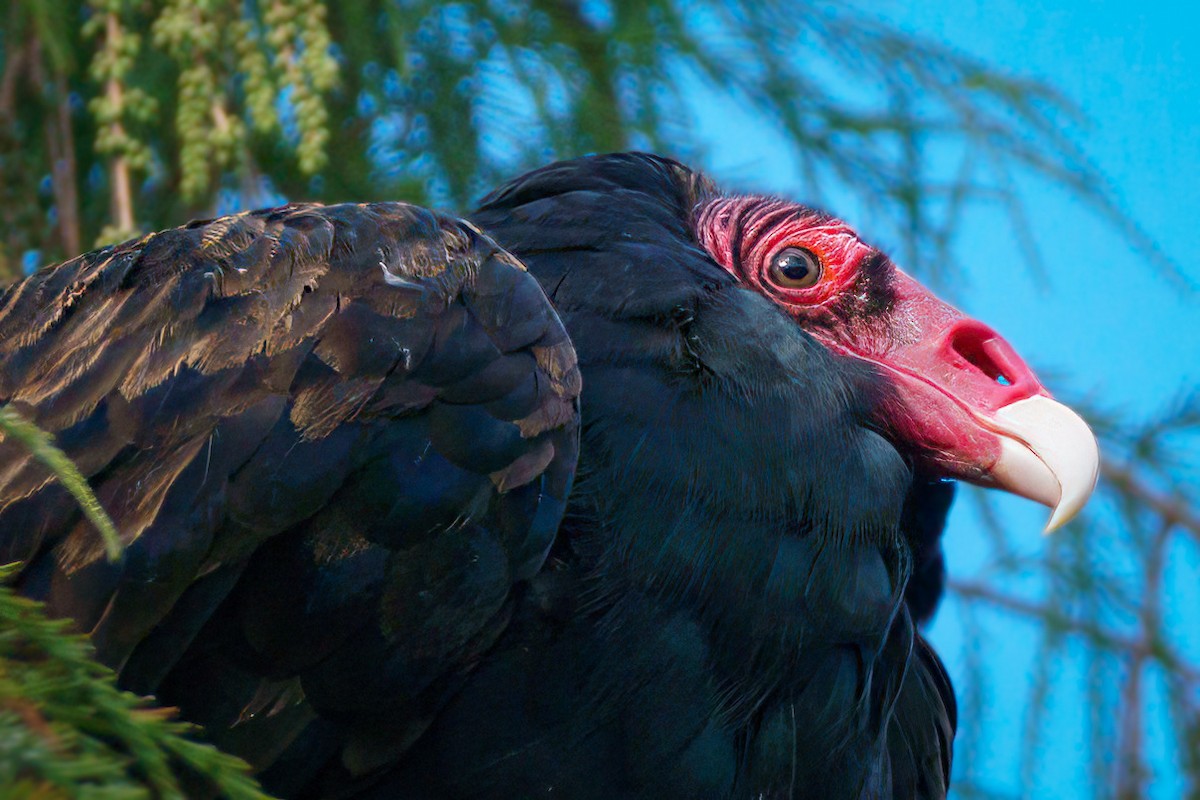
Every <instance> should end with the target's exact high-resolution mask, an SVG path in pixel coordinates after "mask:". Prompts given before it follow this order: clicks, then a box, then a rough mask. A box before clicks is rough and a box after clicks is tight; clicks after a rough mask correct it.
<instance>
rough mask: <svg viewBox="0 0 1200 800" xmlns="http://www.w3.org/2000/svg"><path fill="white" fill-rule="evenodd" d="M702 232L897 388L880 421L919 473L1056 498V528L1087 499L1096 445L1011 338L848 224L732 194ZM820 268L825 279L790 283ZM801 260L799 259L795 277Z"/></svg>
mask: <svg viewBox="0 0 1200 800" xmlns="http://www.w3.org/2000/svg"><path fill="white" fill-rule="evenodd" d="M695 227H696V238H697V240H698V241H699V242H700V244H701V245H702V246H703V247H704V248H705V249H706V250H707V251H708V253H709V255H710V256H711V257H712V258H713V259H714V260H715V261H716V262H717V263H718V264H719V265H720V266H721V267H723V268H724V269H725V270H726V271H728V272H729V273H730V274H731V275H733V276H734V277H735V278H737V279H738V280H739V281H740V282H741V283H742V284H743V285H745V286H747V287H749V288H753V289H755V290H757V291H759V292H761V293H762V294H764V295H765V296H767V297H769V298H771V299H772V300H774V301H775V302H776V303H777V304H778V305H779V306H780V307H781V308H782V309H783V310H784V311H785V312H786V313H787V314H788V315H790V316H791V317H792V318H794V319H795V320H796V322H797V323H798V324H799V325H800V326H801V327H802V328H804V329H805V330H806V331H807V332H808V333H809V334H811V335H812V336H813V337H815V338H816V339H818V340H819V341H820V342H821V343H822V344H824V345H825V346H826V347H828V348H829V349H830V350H832V351H833V352H835V353H839V354H842V355H847V356H852V357H855V358H860V359H863V360H866V361H869V362H871V363H872V364H874V365H875V367H876V368H877V369H878V370H879V371H880V373H881V374H882V375H883V376H884V377H885V378H886V379H887V380H888V382H889V384H890V385H891V388H892V389H893V391H892V392H890V393H888V399H887V400H886V401H885V403H884V406H883V408H881V414H880V419H879V420H878V421H877V422H878V424H879V425H880V428H881V429H882V430H883V431H884V432H885V433H886V434H887V435H888V436H889V437H890V438H891V439H892V441H893V442H894V443H895V444H896V445H897V446H898V447H900V448H901V449H902V450H903V451H904V452H905V453H906V454H908V455H909V457H910V458H912V459H913V461H914V464H915V465H916V467H917V469H918V470H920V471H922V472H925V473H927V474H930V475H935V476H941V477H946V478H959V479H963V480H967V481H970V482H972V483H977V484H980V485H983V486H991V487H996V488H1002V489H1006V490H1009V491H1013V492H1015V493H1017V494H1021V495H1023V496H1025V497H1030V498H1032V499H1034V500H1037V501H1039V502H1042V503H1045V504H1046V505H1049V506H1051V507H1052V508H1056V513H1055V517H1053V518H1052V520H1051V527H1057V525H1060V524H1062V523H1063V522H1065V521H1066V519H1067V518H1069V516H1071V515H1073V514H1074V513H1075V511H1077V510H1078V507H1081V506H1082V503H1083V501H1084V500H1086V496H1087V494H1089V493H1090V491H1091V488H1092V486H1094V484H1095V471H1096V468H1097V466H1098V460H1097V459H1098V457H1096V456H1089V454H1088V453H1087V452H1082V451H1086V450H1087V449H1088V447H1089V446H1090V447H1091V448H1092V449H1093V450H1094V445H1095V442H1094V438H1092V437H1091V434H1090V432H1086V425H1084V424H1083V422H1082V420H1079V418H1078V417H1077V416H1075V415H1074V414H1073V412H1070V411H1069V410H1068V409H1066V408H1065V407H1064V406H1061V405H1059V404H1058V403H1055V402H1054V401H1052V400H1050V395H1049V393H1048V392H1047V391H1046V389H1045V388H1044V387H1043V386H1042V384H1041V383H1040V382H1039V381H1038V379H1037V377H1036V376H1035V375H1034V373H1033V371H1032V370H1031V369H1030V368H1029V366H1028V365H1026V364H1025V362H1024V361H1023V360H1022V359H1021V358H1020V357H1019V356H1018V355H1017V354H1016V351H1014V350H1013V348H1012V347H1011V346H1010V345H1009V344H1008V343H1007V342H1006V341H1004V339H1003V338H1002V337H1001V336H1000V335H999V334H997V333H996V332H995V331H993V330H992V329H991V328H989V327H988V326H986V325H984V324H983V323H981V322H977V321H975V320H972V319H970V318H968V317H966V316H965V315H964V314H962V313H961V312H959V311H958V310H957V309H955V308H953V307H952V306H950V305H948V304H946V303H945V302H943V301H941V300H939V299H938V298H937V297H935V296H934V295H933V294H932V293H931V292H930V291H929V290H928V289H926V288H925V287H923V286H922V285H921V284H919V283H918V282H917V281H915V280H913V279H912V278H911V277H909V276H908V275H906V274H905V273H903V272H902V271H901V270H899V269H898V268H897V267H896V266H895V265H894V264H893V263H892V262H891V260H890V259H889V258H888V257H887V256H885V255H884V254H883V253H881V252H880V251H879V250H877V249H875V248H873V247H871V246H870V245H868V244H866V243H865V242H863V241H862V240H861V239H859V238H858V235H857V234H856V233H855V232H854V231H853V230H852V229H851V228H850V227H849V226H847V225H846V224H845V223H844V222H842V221H840V220H838V219H835V218H833V217H830V216H829V215H827V214H824V213H822V212H819V211H814V210H812V209H808V208H805V207H804V206H800V205H797V204H794V203H789V202H785V201H781V200H775V199H769V198H763V197H754V196H749V197H718V198H716V199H713V200H710V201H708V202H707V203H705V204H703V205H702V206H701V207H700V208H699V209H698V210H697V215H696V222H695ZM789 258H790V259H791V260H790V261H789V260H788V259H789ZM810 263H811V264H814V265H819V275H818V274H813V273H812V272H811V271H809V273H808V274H807V276H806V278H805V279H804V280H799V281H797V280H793V279H791V278H789V274H805V273H804V265H805V264H810ZM788 264H797V265H799V266H798V267H797V268H796V270H792V271H790V272H789V273H784V272H781V269H780V267H781V265H784V266H786V265H788ZM1023 401H1024V402H1023ZM1076 421H1077V422H1076ZM1079 426H1082V428H1083V432H1081V431H1080V430H1079ZM1058 428H1062V429H1063V430H1064V431H1067V434H1066V435H1065V437H1059V436H1057V435H1056V434H1054V430H1056V429H1058ZM1047 430H1048V431H1049V436H1048V438H1047V435H1046V431H1047ZM1084 432H1086V433H1084ZM1060 438H1061V439H1062V441H1059V439H1060ZM1035 440H1036V441H1035ZM1089 442H1090V445H1089ZM1064 448H1065V449H1066V450H1069V451H1070V452H1064ZM1089 458H1090V459H1091V462H1089ZM1060 463H1066V466H1065V467H1061V468H1059V469H1058V471H1057V472H1056V468H1058V467H1059V464H1060ZM1089 470H1090V471H1091V472H1090V475H1089V474H1086V473H1088V471H1089ZM1064 471H1065V472H1070V473H1071V474H1070V475H1064V474H1060V473H1062V472H1064ZM1076 473H1078V474H1076ZM1068 484H1069V485H1068ZM1085 484H1086V487H1085ZM1068 495H1070V497H1069V498H1068ZM1080 495H1082V496H1080ZM1064 505H1066V506H1070V507H1068V508H1064V507H1063V506H1064Z"/></svg>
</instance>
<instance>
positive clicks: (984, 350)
mask: <svg viewBox="0 0 1200 800" xmlns="http://www.w3.org/2000/svg"><path fill="white" fill-rule="evenodd" d="M995 336H996V334H995V333H993V332H992V330H991V329H990V328H986V327H980V328H977V327H975V326H973V325H969V326H962V327H959V328H958V329H957V330H955V331H954V332H953V333H952V334H951V335H950V349H952V350H953V351H954V352H956V353H958V354H959V355H960V356H961V357H962V358H963V360H964V361H966V362H967V363H968V364H970V365H971V366H973V367H975V368H976V369H977V370H979V371H980V372H982V373H983V374H984V375H986V376H988V378H990V379H991V380H993V381H995V382H996V383H998V384H1000V385H1001V386H1012V385H1013V383H1014V377H1015V376H1012V375H1008V374H1006V373H1005V371H1004V367H1003V366H1001V364H1000V363H999V362H998V361H997V360H996V359H994V358H992V356H991V355H990V354H989V353H988V347H987V345H988V343H989V342H990V341H991V340H992V339H993V338H995Z"/></svg>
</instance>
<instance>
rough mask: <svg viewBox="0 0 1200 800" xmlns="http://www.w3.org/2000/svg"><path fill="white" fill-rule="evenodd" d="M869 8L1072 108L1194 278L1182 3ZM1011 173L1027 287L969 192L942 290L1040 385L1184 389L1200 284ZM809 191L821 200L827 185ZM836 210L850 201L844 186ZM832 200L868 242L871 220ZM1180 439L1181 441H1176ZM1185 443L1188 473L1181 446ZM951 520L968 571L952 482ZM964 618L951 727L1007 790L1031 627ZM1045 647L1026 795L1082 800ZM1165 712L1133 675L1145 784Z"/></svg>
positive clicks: (1009, 511) (724, 127) (1190, 14)
mask: <svg viewBox="0 0 1200 800" xmlns="http://www.w3.org/2000/svg"><path fill="white" fill-rule="evenodd" d="M869 9H870V11H869V13H874V14H878V15H880V16H882V17H883V18H884V19H887V20H890V21H892V22H894V23H896V24H898V25H900V26H901V27H902V28H904V29H905V30H907V31H910V32H912V33H915V34H920V35H922V36H926V37H931V38H934V39H936V40H938V41H941V42H944V43H947V44H950V45H953V46H955V47H957V48H959V49H962V50H965V51H967V52H969V53H971V54H973V55H976V56H979V57H982V58H984V59H986V60H987V61H989V62H990V63H991V64H993V65H994V66H997V67H999V68H1001V69H1003V70H1005V71H1009V72H1013V73H1017V74H1024V75H1029V76H1033V77H1038V78H1042V79H1045V80H1047V81H1049V82H1050V83H1051V84H1053V85H1054V86H1056V87H1057V88H1058V89H1060V90H1061V91H1062V92H1063V93H1064V94H1065V95H1066V96H1067V97H1069V98H1070V99H1071V100H1073V101H1074V102H1075V103H1076V104H1078V105H1079V107H1080V108H1081V109H1082V111H1083V112H1084V114H1085V115H1086V116H1087V118H1088V119H1089V120H1090V122H1089V123H1087V124H1084V125H1081V126H1077V127H1076V128H1075V134H1076V137H1077V139H1078V141H1079V142H1080V143H1081V144H1082V145H1083V147H1084V149H1085V150H1086V151H1087V153H1088V154H1089V155H1090V156H1091V157H1092V158H1093V159H1094V161H1095V162H1096V163H1097V164H1098V165H1099V166H1100V168H1101V169H1102V170H1103V171H1104V173H1105V174H1106V175H1107V176H1108V177H1109V178H1110V179H1111V181H1112V186H1113V188H1114V192H1115V194H1116V196H1117V198H1118V200H1119V202H1120V203H1121V205H1122V206H1123V207H1124V208H1125V209H1127V211H1128V213H1129V215H1130V216H1131V218H1132V219H1134V220H1136V221H1137V222H1138V223H1139V224H1140V225H1141V226H1142V227H1143V228H1144V230H1145V231H1146V232H1147V233H1148V234H1149V235H1150V236H1152V237H1153V238H1154V239H1155V240H1156V241H1157V242H1158V243H1159V244H1160V245H1161V247H1162V248H1163V250H1164V251H1165V252H1166V253H1167V254H1168V255H1169V256H1170V257H1172V258H1173V259H1174V260H1175V261H1176V263H1177V264H1178V265H1179V267H1180V268H1181V269H1182V271H1183V272H1184V273H1185V274H1186V275H1187V276H1188V277H1189V278H1190V279H1191V281H1192V282H1193V283H1194V284H1195V285H1197V286H1200V265H1198V264H1197V263H1196V258H1197V254H1198V253H1200V185H1198V184H1200V5H1192V6H1190V7H1189V6H1187V5H1185V4H1182V3H1140V4H1136V3H1131V2H1129V0H1123V1H1121V2H1117V0H1103V1H1102V2H1083V1H1082V0H1069V1H1066V2H1060V3H1054V4H1050V3H1044V2H1043V3H1039V2H1017V1H1016V0H997V1H993V2H988V3H978V4H969V3H963V2H961V0H959V1H958V2H956V1H955V0H925V2H921V3H912V4H907V3H900V2H887V3H883V4H871V5H870V6H869ZM1182 9H1190V10H1182ZM696 108H697V110H696V124H697V130H698V133H699V135H700V136H701V137H702V138H703V139H704V140H705V142H706V143H707V145H708V150H709V152H710V153H711V163H710V167H711V168H712V169H713V171H714V172H715V173H716V174H717V175H718V176H720V177H722V178H726V179H729V178H732V179H733V182H734V183H736V182H739V181H740V182H743V183H744V184H746V185H747V186H748V187H752V188H765V189H769V190H773V191H777V192H780V193H784V194H789V195H792V196H795V197H797V199H802V200H803V199H805V198H804V194H803V189H802V183H801V181H800V179H799V178H798V176H796V175H795V174H794V173H792V172H790V171H788V170H786V169H781V168H780V165H781V159H780V155H779V154H780V151H781V149H782V145H781V140H780V139H779V137H778V136H777V135H773V134H771V133H770V132H769V131H764V128H763V125H762V122H761V120H756V119H754V118H753V117H752V116H751V115H749V114H747V113H744V112H743V113H739V111H738V109H737V108H736V107H733V106H732V105H731V104H729V103H725V102H721V101H719V100H711V99H710V98H705V102H702V103H698V104H697V106H696ZM1017 188H1018V191H1019V193H1020V194H1021V196H1022V199H1023V200H1024V202H1025V204H1026V208H1027V209H1028V211H1029V218H1030V220H1031V221H1032V222H1031V230H1030V233H1031V234H1032V236H1033V238H1034V241H1035V242H1036V243H1037V245H1038V247H1039V248H1040V252H1041V254H1042V256H1043V258H1044V261H1045V263H1046V265H1047V268H1048V272H1049V273H1050V274H1049V281H1048V282H1047V283H1039V282H1038V281H1037V280H1035V279H1034V278H1032V277H1031V276H1030V274H1029V271H1028V270H1027V269H1025V268H1024V267H1023V266H1022V264H1023V258H1022V253H1021V251H1020V248H1019V246H1018V243H1017V242H1016V240H1015V238H1014V236H1013V234H1012V230H1011V227H1010V225H1009V222H1008V221H1007V219H1006V217H1005V215H1004V214H1003V213H1002V211H1001V210H1000V209H998V208H989V207H986V206H983V207H977V208H975V209H974V210H973V211H972V213H970V214H969V215H967V217H966V218H965V220H964V224H963V226H962V229H961V234H960V236H959V238H958V240H957V242H956V245H955V247H956V252H957V253H958V254H959V256H960V258H961V261H962V263H964V264H968V265H970V266H969V267H968V273H967V274H966V275H964V276H961V277H962V278H964V279H965V288H964V289H963V291H962V292H961V293H960V295H959V296H958V298H957V302H958V304H959V305H960V306H961V307H962V308H963V310H965V311H967V312H968V313H970V314H972V315H973V316H976V317H978V318H979V319H982V320H984V321H986V322H988V323H989V324H991V325H993V326H994V327H996V328H997V329H998V330H1000V331H1001V332H1002V333H1003V334H1004V335H1005V336H1006V337H1007V338H1008V339H1009V340H1010V341H1011V342H1012V343H1013V345H1014V346H1015V347H1016V348H1017V350H1018V351H1019V352H1021V353H1022V354H1023V355H1024V356H1025V357H1026V359H1027V360H1029V361H1030V363H1032V364H1033V365H1034V366H1035V367H1036V368H1038V369H1039V370H1040V371H1043V372H1044V373H1046V374H1050V375H1054V376H1060V377H1059V381H1060V384H1059V385H1057V386H1056V385H1055V383H1054V381H1053V380H1051V381H1050V382H1049V383H1050V388H1051V390H1052V391H1054V390H1057V391H1058V392H1059V393H1061V394H1065V395H1068V396H1071V397H1081V396H1085V397H1089V398H1091V399H1094V400H1097V401H1099V402H1100V404H1101V405H1102V406H1104V407H1106V408H1110V409H1115V410H1123V411H1125V412H1127V413H1128V414H1129V415H1130V416H1131V417H1133V418H1145V417H1147V416H1149V415H1152V414H1154V413H1155V412H1159V411H1161V410H1162V409H1163V407H1164V406H1166V405H1167V404H1168V403H1169V402H1170V400H1171V399H1172V398H1173V397H1175V396H1177V394H1178V392H1179V391H1180V390H1181V388H1183V387H1185V386H1190V387H1196V386H1200V294H1197V293H1190V294H1189V293H1188V292H1186V291H1183V290H1181V288H1180V287H1179V286H1178V285H1177V284H1173V283H1172V282H1170V281H1168V280H1165V279H1163V278H1161V277H1160V276H1158V275H1156V273H1155V271H1154V268H1153V267H1152V266H1151V265H1150V264H1148V263H1147V259H1146V258H1145V257H1144V255H1143V254H1141V253H1139V252H1137V251H1136V250H1135V249H1134V248H1133V247H1131V245H1130V244H1129V242H1128V241H1127V240H1126V239H1124V238H1123V237H1122V236H1121V235H1120V234H1119V233H1117V232H1116V231H1114V230H1113V228H1112V226H1111V225H1110V224H1109V223H1107V222H1105V221H1103V220H1101V219H1099V218H1098V217H1097V215H1096V214H1094V213H1092V212H1091V211H1089V210H1088V209H1086V208H1083V207H1082V206H1081V204H1080V203H1079V201H1078V200H1076V199H1075V198H1072V197H1071V196H1070V195H1069V194H1068V193H1066V192H1065V191H1063V190H1060V189H1057V188H1055V187H1052V186H1048V185H1046V184H1045V183H1044V182H1040V181H1038V180H1035V179H1032V178H1024V179H1021V180H1019V182H1018V187H1017ZM824 202H825V205H827V206H828V207H829V209H830V210H831V211H834V212H839V204H838V196H837V194H836V193H831V194H829V195H827V197H826V199H825V201H824ZM845 207H846V208H848V209H853V208H854V207H855V205H854V204H853V203H852V202H851V201H850V200H849V198H845ZM840 213H843V214H849V221H850V222H851V223H852V224H854V225H855V226H856V227H857V228H858V229H859V230H860V232H861V233H863V234H864V235H865V236H867V237H868V238H871V235H872V228H873V225H872V220H870V219H862V218H855V217H854V216H853V213H852V212H847V211H845V210H842V211H840ZM876 227H878V223H876ZM875 238H879V237H878V236H877V237H875ZM1194 445H1195V440H1194V439H1193V440H1192V441H1191V442H1190V443H1185V447H1187V446H1192V447H1194ZM1184 457H1185V458H1186V459H1189V460H1190V463H1191V465H1192V469H1191V475H1192V476H1193V478H1196V477H1197V476H1198V474H1200V472H1198V470H1197V459H1196V458H1195V453H1194V451H1192V452H1185V453H1184ZM1198 483H1200V481H1198ZM1192 488H1193V489H1195V485H1193V486H1192ZM996 507H997V508H998V509H999V511H1000V513H1002V514H1003V515H1004V519H1005V523H1006V527H1007V529H1008V530H1009V532H1010V538H1011V539H1012V541H1013V542H1014V543H1015V544H1016V546H1017V549H1019V550H1020V551H1021V552H1024V553H1034V554H1036V553H1037V552H1039V551H1040V550H1041V549H1042V548H1044V547H1045V546H1047V544H1046V541H1045V540H1044V539H1043V538H1042V537H1041V536H1039V535H1038V531H1039V530H1040V527H1041V524H1042V522H1043V521H1044V516H1045V515H1044V512H1043V511H1042V510H1040V509H1038V508H1037V507H1034V506H1032V505H1031V504H1028V503H1026V502H1024V501H1021V500H1019V499H1016V498H999V499H998V500H997V501H996ZM950 532H951V534H950V538H949V540H948V542H947V556H948V560H949V565H950V569H951V571H952V573H953V574H955V575H957V576H963V577H970V576H972V575H975V574H978V573H980V572H981V571H983V570H986V568H987V566H988V564H987V560H988V558H989V556H990V554H991V549H990V547H989V546H988V545H987V541H986V536H985V534H984V533H983V530H982V527H981V526H980V524H979V521H978V518H977V516H976V511H975V504H973V503H970V502H964V499H963V498H961V497H960V500H959V502H958V503H957V505H956V508H955V511H954V514H953V516H952V519H951V525H950ZM1197 550H1198V548H1196V547H1195V546H1191V545H1188V544H1187V543H1185V542H1181V543H1180V544H1179V546H1177V547H1176V548H1174V550H1173V551H1172V552H1171V553H1170V555H1169V561H1170V563H1171V566H1170V567H1169V569H1168V571H1167V583H1168V590H1169V592H1170V595H1171V598H1172V600H1171V601H1170V603H1169V607H1168V608H1167V610H1166V614H1167V617H1168V619H1170V620H1172V622H1173V627H1174V631H1173V632H1174V633H1176V641H1175V644H1176V646H1178V647H1179V648H1180V649H1181V650H1182V651H1183V652H1184V653H1185V654H1187V655H1188V656H1189V657H1190V658H1191V659H1192V660H1193V663H1197V662H1200V588H1198V586H1197V584H1198V583H1200V581H1198V580H1197V577H1198V576H1200V552H1197ZM1120 558H1121V556H1120V554H1119V552H1118V551H1113V554H1112V556H1111V562H1110V563H1108V564H1107V565H1106V566H1107V567H1108V568H1110V569H1111V570H1112V571H1113V572H1115V573H1117V574H1120V573H1121V571H1122V568H1123V566H1124V565H1123V564H1122V563H1120V561H1119V560H1120ZM1006 588H1009V587H1006ZM1011 588H1012V590H1013V592H1014V593H1016V594H1022V595H1027V596H1030V597H1035V598H1036V597H1039V596H1040V594H1041V590H1040V587H1039V585H1038V584H1037V582H1036V581H1032V582H1023V583H1022V585H1021V586H1014V587H1011ZM980 622H981V623H982V624H983V625H984V628H985V629H986V631H987V633H988V642H989V646H988V649H987V651H986V653H984V658H985V659H986V662H987V664H988V670H989V681H988V685H989V686H990V687H991V688H990V691H989V694H988V695H987V696H986V697H985V711H984V716H983V718H982V719H979V720H971V719H966V720H964V721H963V724H964V725H976V726H978V727H979V728H980V729H981V730H982V731H984V734H983V736H982V737H981V741H982V742H983V743H984V747H983V748H982V749H981V752H980V762H979V766H980V768H981V772H982V773H983V774H985V775H986V780H985V781H984V785H985V787H986V788H988V789H989V790H994V791H996V792H998V793H1000V794H1002V795H1003V796H1009V795H1011V796H1017V795H1018V793H1019V790H1020V786H1021V784H1020V781H1019V773H1018V769H1019V767H1018V765H1019V755H1020V752H1021V741H1022V738H1023V725H1024V721H1025V717H1024V713H1025V706H1026V705H1027V703H1028V688H1029V685H1030V682H1031V680H1032V678H1031V670H1032V667H1033V663H1034V659H1035V658H1036V657H1037V650H1036V644H1037V630H1036V629H1035V628H1033V627H1032V626H1029V625H1025V624H1022V623H1019V622H1017V621H1015V620H1014V618H1012V617H1010V616H1006V615H1003V614H987V615H984V616H983V617H982V618H981V620H980ZM963 630H964V629H963V615H962V610H961V608H959V607H957V606H956V605H955V604H949V605H948V606H947V607H945V608H943V610H942V612H941V613H940V615H939V617H938V619H937V621H936V622H935V624H934V626H933V628H932V630H931V638H932V639H933V641H934V643H935V645H936V646H937V647H938V649H939V651H940V652H941V653H942V655H943V657H944V658H945V659H946V660H947V664H948V667H949V669H950V671H951V673H952V675H957V676H959V682H960V683H962V677H961V676H962V675H963V672H964V670H965V669H966V664H967V653H966V651H965V650H964V644H965V639H964V636H963ZM1058 658H1059V663H1056V664H1055V665H1054V670H1053V675H1054V680H1053V684H1052V688H1051V691H1050V695H1049V701H1048V702H1049V709H1050V711H1049V716H1048V722H1047V728H1046V729H1045V730H1046V734H1047V735H1046V736H1045V738H1044V740H1043V741H1044V742H1045V747H1044V751H1043V752H1042V753H1041V754H1040V756H1039V757H1038V758H1037V759H1036V761H1035V769H1034V774H1035V777H1034V779H1033V781H1032V787H1031V788H1032V794H1033V796H1038V797H1041V796H1046V797H1055V798H1061V799H1062V800H1071V799H1072V798H1077V797H1078V798H1083V797H1092V796H1094V795H1093V787H1092V785H1091V784H1090V783H1089V771H1088V770H1089V767H1088V762H1087V755H1086V753H1085V750H1084V746H1083V744H1082V743H1081V742H1082V740H1083V739H1084V737H1085V735H1086V734H1085V729H1086V720H1087V718H1088V715H1089V714H1092V713H1093V712H1094V711H1095V710H1094V709H1091V708H1089V707H1088V706H1087V701H1086V697H1087V695H1086V694H1085V682H1086V680H1087V676H1086V674H1085V672H1084V660H1083V659H1082V657H1081V652H1080V651H1079V649H1078V648H1072V647H1068V648H1067V649H1066V650H1065V651H1064V652H1063V653H1062V654H1060V655H1059V657H1058ZM1100 713H1103V712H1100ZM1168 726H1169V717H1168V709H1167V708H1166V706H1165V701H1164V700H1163V698H1162V692H1161V682H1159V681H1157V680H1154V679H1152V680H1151V702H1150V704H1149V706H1148V709H1147V718H1146V726H1145V727H1146V730H1145V735H1146V746H1147V758H1148V761H1149V767H1150V771H1151V778H1150V783H1149V788H1150V794H1151V796H1152V797H1154V798H1163V799H1164V800H1166V798H1174V797H1179V796H1181V795H1182V791H1183V787H1182V785H1181V783H1180V781H1181V779H1180V776H1179V773H1178V770H1177V768H1176V767H1175V766H1174V764H1175V756H1176V754H1175V753H1174V752H1173V751H1172V750H1171V746H1170V742H1171V740H1172V737H1171V736H1170V735H1169V734H1168V733H1167V732H1166V731H1167V730H1168Z"/></svg>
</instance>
